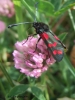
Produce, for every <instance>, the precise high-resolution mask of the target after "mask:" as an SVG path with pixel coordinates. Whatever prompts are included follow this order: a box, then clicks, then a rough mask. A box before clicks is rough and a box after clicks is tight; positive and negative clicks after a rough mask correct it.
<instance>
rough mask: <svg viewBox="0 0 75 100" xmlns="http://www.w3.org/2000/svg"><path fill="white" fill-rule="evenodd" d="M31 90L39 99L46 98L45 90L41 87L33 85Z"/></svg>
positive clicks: (43, 99)
mask: <svg viewBox="0 0 75 100" xmlns="http://www.w3.org/2000/svg"><path fill="white" fill-rule="evenodd" d="M31 92H32V94H33V95H34V96H35V97H36V98H38V99H39V100H46V99H45V97H44V94H43V92H42V91H41V89H39V88H37V87H35V86H33V87H31Z"/></svg>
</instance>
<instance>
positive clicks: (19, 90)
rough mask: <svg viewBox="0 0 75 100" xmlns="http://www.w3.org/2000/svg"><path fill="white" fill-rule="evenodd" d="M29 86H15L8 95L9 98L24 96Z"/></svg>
mask: <svg viewBox="0 0 75 100" xmlns="http://www.w3.org/2000/svg"><path fill="white" fill-rule="evenodd" d="M28 87H29V86H28V85H24V84H21V85H18V86H15V87H14V88H12V90H11V91H10V92H9V93H8V94H7V96H6V97H7V98H12V97H14V96H18V95H19V94H23V93H25V92H26V91H27V89H28Z"/></svg>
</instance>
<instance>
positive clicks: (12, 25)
mask: <svg viewBox="0 0 75 100" xmlns="http://www.w3.org/2000/svg"><path fill="white" fill-rule="evenodd" d="M21 24H33V22H22V23H17V24H11V25H9V26H8V28H11V27H14V26H18V25H21Z"/></svg>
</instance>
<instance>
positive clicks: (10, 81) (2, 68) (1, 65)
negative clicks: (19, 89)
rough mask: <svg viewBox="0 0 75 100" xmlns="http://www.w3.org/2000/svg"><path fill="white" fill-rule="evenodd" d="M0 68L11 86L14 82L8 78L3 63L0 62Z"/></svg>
mask: <svg viewBox="0 0 75 100" xmlns="http://www.w3.org/2000/svg"><path fill="white" fill-rule="evenodd" d="M0 68H1V70H2V72H3V73H4V75H5V77H6V78H7V80H8V82H9V83H10V85H11V86H12V87H13V86H14V83H13V82H12V79H11V78H10V76H9V74H8V73H7V71H6V69H5V67H4V65H3V64H1V63H0Z"/></svg>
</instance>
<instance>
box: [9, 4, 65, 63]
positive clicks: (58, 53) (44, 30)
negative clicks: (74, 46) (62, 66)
mask: <svg viewBox="0 0 75 100" xmlns="http://www.w3.org/2000/svg"><path fill="white" fill-rule="evenodd" d="M36 6H37V3H36ZM36 11H37V7H36ZM21 24H32V26H33V27H34V28H35V30H36V34H34V35H37V34H39V36H40V38H39V39H38V42H39V41H40V39H42V40H43V41H44V42H45V44H46V45H47V48H48V52H51V54H52V56H53V57H54V59H55V60H56V61H57V62H59V61H61V60H62V58H63V56H64V48H66V46H65V45H64V44H63V43H62V42H61V41H60V39H59V38H58V37H57V36H56V35H55V34H54V33H53V32H52V31H51V30H50V29H49V26H48V25H46V24H45V23H43V22H36V21H35V22H22V23H18V24H12V25H9V26H8V28H10V27H13V26H18V25H21ZM38 42H37V44H38ZM37 44H36V49H37Z"/></svg>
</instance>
